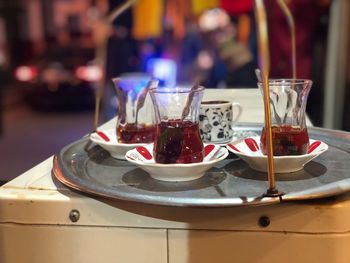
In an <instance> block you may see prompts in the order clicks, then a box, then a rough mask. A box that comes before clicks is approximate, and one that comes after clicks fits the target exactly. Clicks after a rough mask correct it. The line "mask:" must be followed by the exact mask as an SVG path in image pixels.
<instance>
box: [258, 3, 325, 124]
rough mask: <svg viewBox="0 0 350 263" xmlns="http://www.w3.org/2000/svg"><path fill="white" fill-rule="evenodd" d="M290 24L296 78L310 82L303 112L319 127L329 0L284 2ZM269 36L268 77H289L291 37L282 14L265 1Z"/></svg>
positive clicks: (272, 4)
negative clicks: (294, 42) (292, 27)
mask: <svg viewBox="0 0 350 263" xmlns="http://www.w3.org/2000/svg"><path fill="white" fill-rule="evenodd" d="M285 2H286V4H287V5H288V7H289V9H290V11H291V13H292V15H293V18H294V21H295V35H296V75H297V78H300V79H311V80H312V81H313V87H312V89H311V91H310V94H309V97H308V104H307V112H308V114H309V117H310V118H311V120H312V122H313V123H314V125H316V126H320V125H322V112H323V106H322V105H323V93H324V92H323V89H324V72H325V60H326V58H325V56H326V52H327V47H326V44H327V35H328V13H329V6H330V3H331V0H285ZM265 3H266V9H267V15H268V22H269V24H268V25H269V37H270V39H269V40H270V43H269V44H270V59H271V64H270V65H271V67H270V77H271V78H292V64H291V58H292V47H291V35H290V30H289V27H288V24H287V20H286V17H285V15H284V14H283V12H282V10H281V8H280V7H279V5H278V4H277V1H275V0H266V2H265Z"/></svg>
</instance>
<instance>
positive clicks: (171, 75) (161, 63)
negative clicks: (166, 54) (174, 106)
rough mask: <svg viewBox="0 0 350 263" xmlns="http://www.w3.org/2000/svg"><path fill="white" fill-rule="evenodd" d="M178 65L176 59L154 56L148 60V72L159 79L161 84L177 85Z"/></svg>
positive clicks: (167, 85)
mask: <svg viewBox="0 0 350 263" xmlns="http://www.w3.org/2000/svg"><path fill="white" fill-rule="evenodd" d="M176 71H177V66H176V63H175V61H174V60H171V59H164V58H153V59H150V60H149V61H148V62H147V73H148V74H151V75H152V77H154V78H156V79H158V80H159V83H160V86H166V87H175V85H176Z"/></svg>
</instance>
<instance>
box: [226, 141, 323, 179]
mask: <svg viewBox="0 0 350 263" xmlns="http://www.w3.org/2000/svg"><path fill="white" fill-rule="evenodd" d="M226 148H227V149H228V150H229V151H230V152H233V153H234V154H236V155H237V156H239V157H240V158H242V159H243V160H244V161H246V162H247V163H248V165H249V166H250V167H251V168H252V169H254V170H257V171H261V172H266V171H267V169H268V168H267V156H266V155H264V154H263V153H262V152H261V150H260V137H259V136H255V137H250V138H245V139H242V140H240V141H238V142H236V143H232V144H228V145H227V146H226ZM327 149H328V145H327V144H325V143H324V142H322V141H319V140H313V139H310V143H309V149H308V153H306V154H303V155H288V156H287V155H285V156H274V157H273V159H274V164H275V172H276V173H291V172H296V171H299V170H301V169H303V167H304V165H305V164H307V163H308V162H310V161H311V160H312V159H314V158H316V157H317V156H318V155H320V154H322V153H323V152H325V151H327Z"/></svg>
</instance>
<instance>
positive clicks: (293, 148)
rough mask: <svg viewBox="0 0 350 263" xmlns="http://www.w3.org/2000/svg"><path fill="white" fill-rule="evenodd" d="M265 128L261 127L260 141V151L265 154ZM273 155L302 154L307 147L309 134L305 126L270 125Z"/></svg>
mask: <svg viewBox="0 0 350 263" xmlns="http://www.w3.org/2000/svg"><path fill="white" fill-rule="evenodd" d="M266 136H267V135H266V130H265V128H263V130H262V134H261V138H260V142H261V145H260V147H261V151H262V152H263V154H265V155H267V145H266V144H267V143H266V141H267V140H266ZM272 140H273V155H275V156H282V155H302V154H306V152H307V149H308V147H309V135H308V132H307V129H306V128H300V127H293V126H289V125H285V126H272Z"/></svg>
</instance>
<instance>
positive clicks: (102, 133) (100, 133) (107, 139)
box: [96, 131, 110, 142]
mask: <svg viewBox="0 0 350 263" xmlns="http://www.w3.org/2000/svg"><path fill="white" fill-rule="evenodd" d="M96 133H97V134H98V135H99V136H100V137H101V138H102V139H103V140H105V141H106V142H109V141H110V139H109V138H108V136H107V135H106V134H105V133H104V132H101V131H97V132H96Z"/></svg>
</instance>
